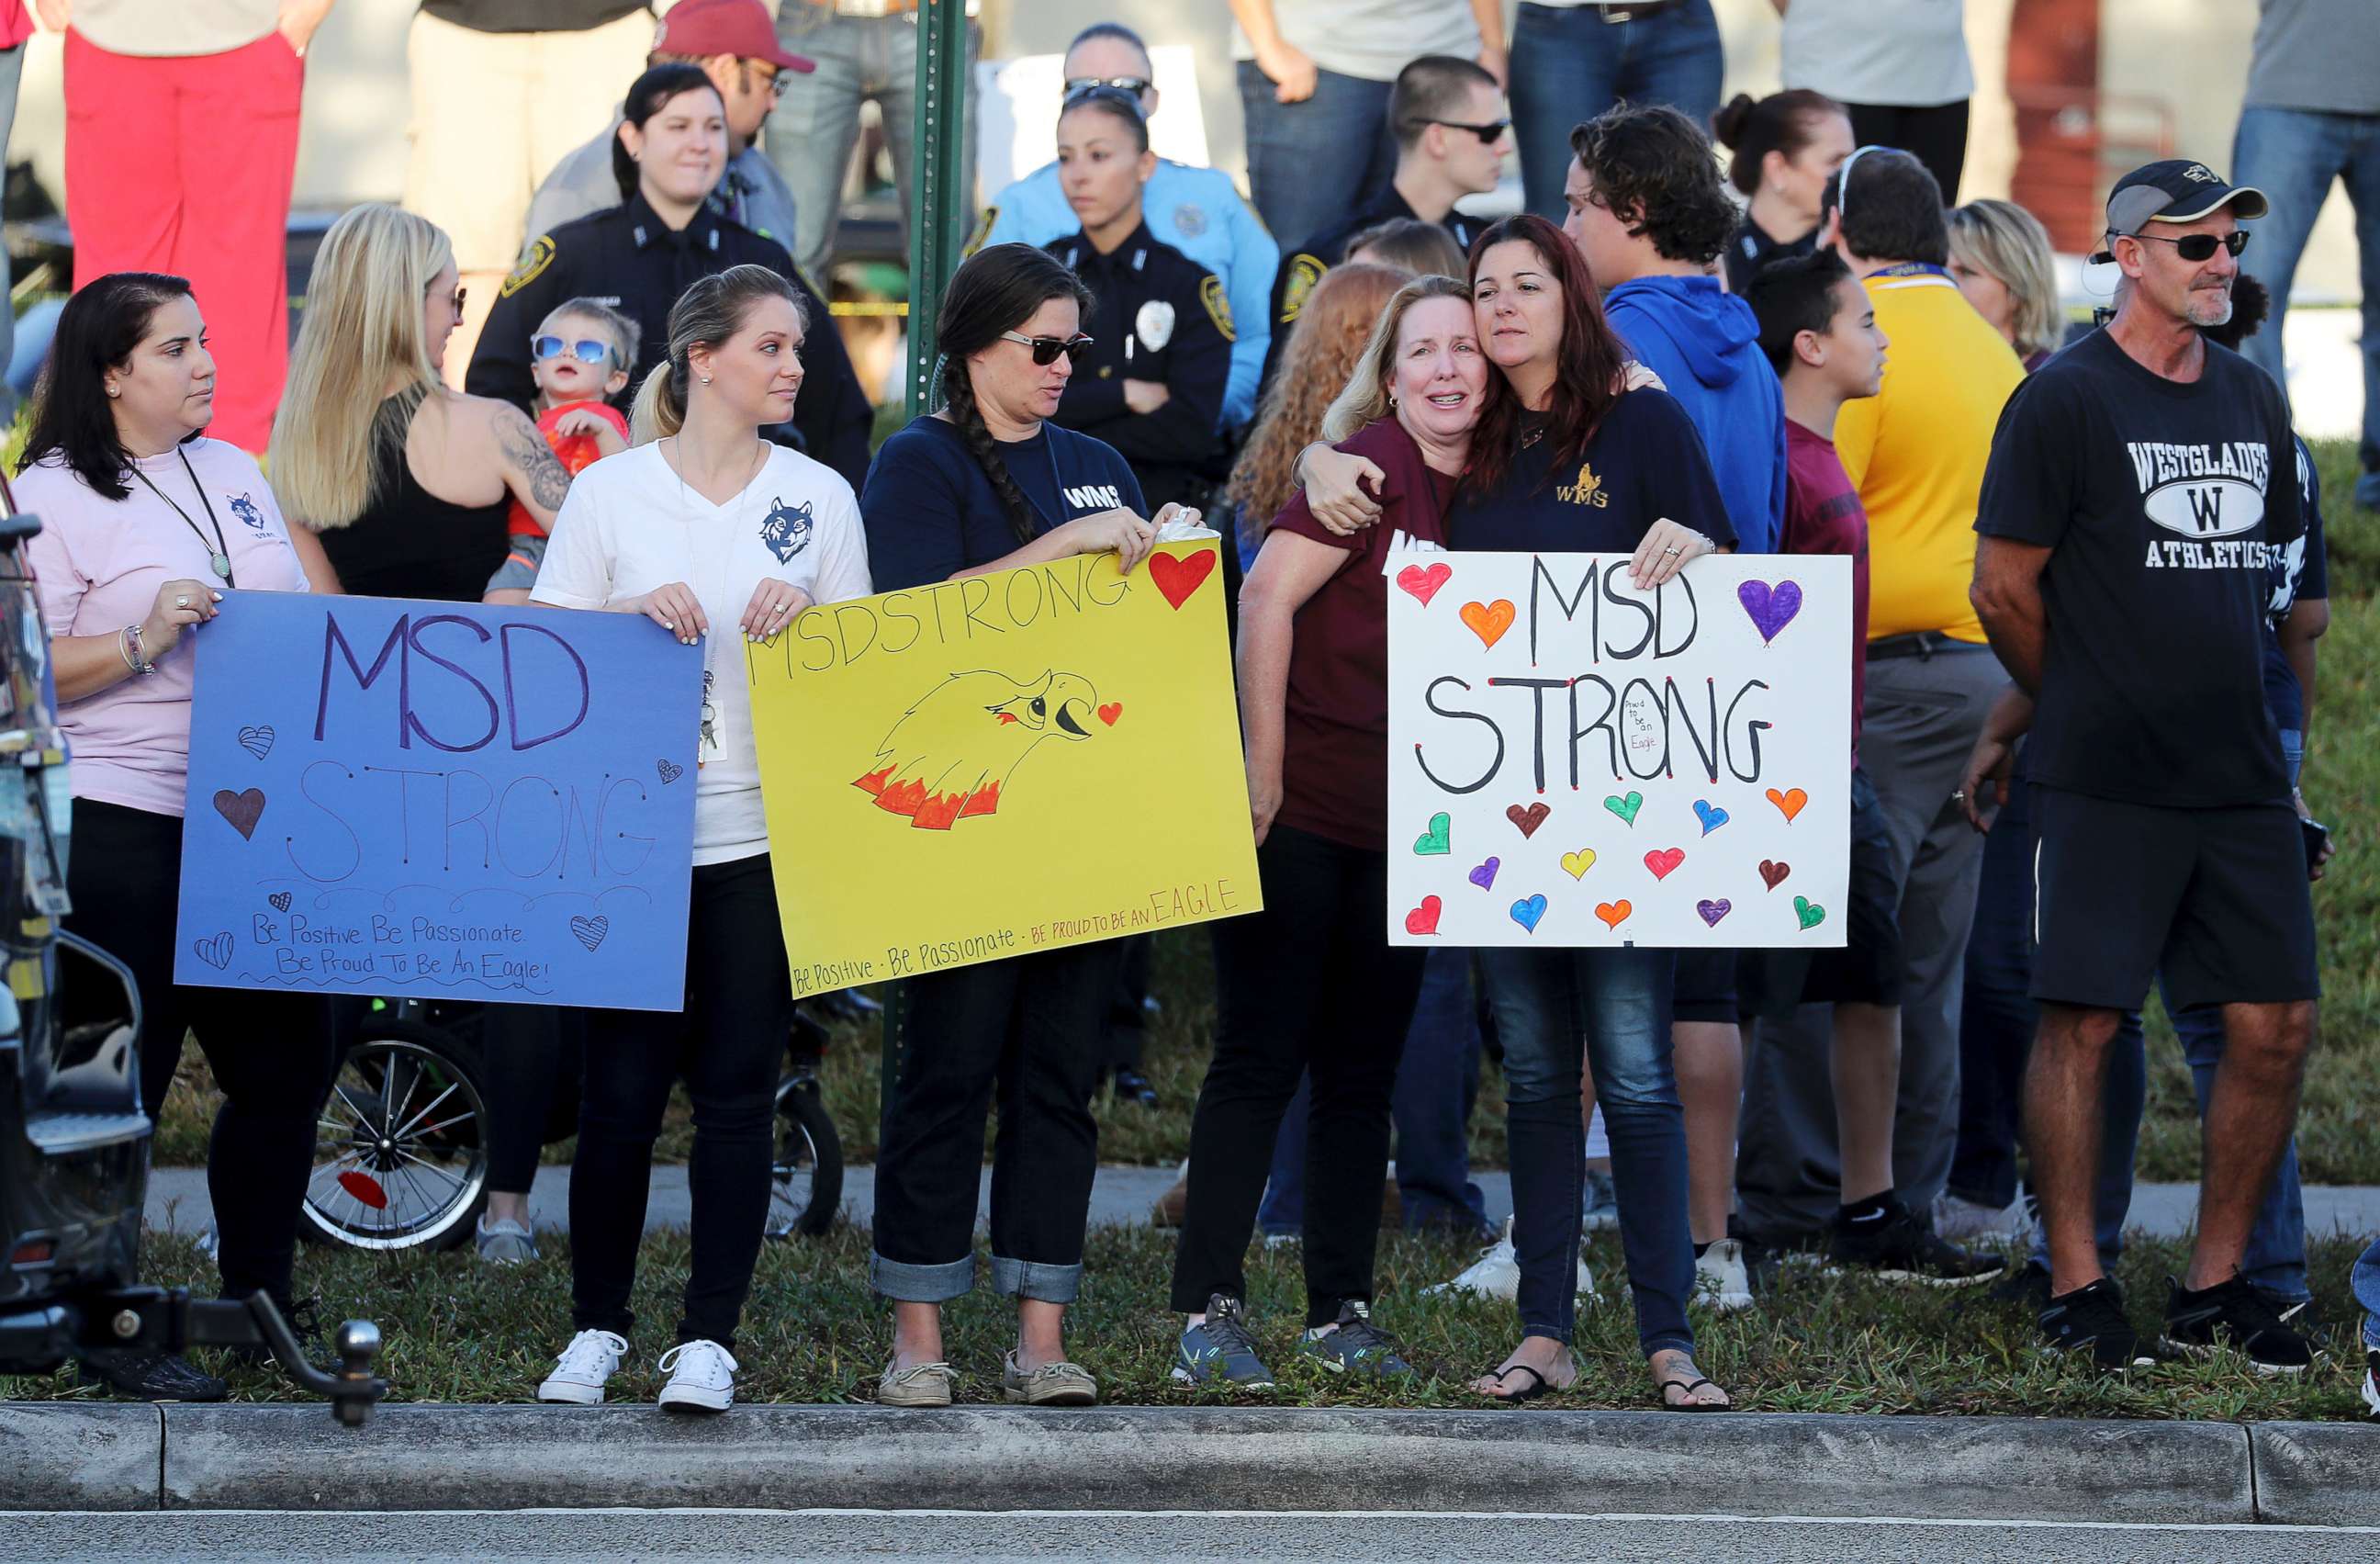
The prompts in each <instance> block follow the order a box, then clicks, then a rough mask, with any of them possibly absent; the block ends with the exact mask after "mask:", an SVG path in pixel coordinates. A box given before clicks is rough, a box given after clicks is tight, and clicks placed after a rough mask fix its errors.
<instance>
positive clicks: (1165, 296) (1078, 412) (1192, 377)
mask: <svg viewBox="0 0 2380 1564" xmlns="http://www.w3.org/2000/svg"><path fill="white" fill-rule="evenodd" d="M1058 162H1059V168H1060V174H1061V177H1062V179H1063V180H1064V183H1065V189H1066V200H1067V203H1068V204H1069V205H1070V206H1071V207H1073V209H1074V211H1075V216H1076V218H1077V219H1078V220H1079V221H1080V222H1081V223H1082V227H1081V229H1080V230H1078V231H1077V232H1076V233H1075V234H1074V235H1073V236H1072V237H1070V238H1062V239H1058V240H1055V241H1053V242H1052V243H1050V244H1049V245H1047V246H1045V247H1044V248H1045V249H1047V250H1049V252H1050V254H1052V255H1054V256H1056V257H1057V258H1058V259H1059V260H1060V261H1062V262H1063V263H1065V264H1066V265H1067V266H1068V267H1070V268H1071V269H1072V270H1073V271H1074V272H1075V274H1076V275H1079V276H1081V278H1082V279H1083V281H1084V282H1086V283H1087V284H1089V285H1090V289H1091V294H1092V297H1093V298H1094V299H1096V300H1097V301H1098V304H1097V309H1096V311H1095V312H1094V313H1093V314H1092V316H1091V318H1090V319H1089V320H1087V321H1086V322H1085V323H1084V330H1085V331H1087V333H1089V335H1090V336H1091V338H1092V343H1091V348H1090V351H1089V353H1088V354H1087V355H1086V356H1085V357H1084V359H1083V360H1082V362H1081V363H1080V364H1079V365H1077V366H1076V368H1075V375H1074V379H1073V380H1072V381H1070V382H1069V383H1068V384H1067V386H1066V395H1065V399H1064V400H1063V401H1062V402H1060V403H1059V405H1058V414H1057V420H1058V422H1060V423H1062V424H1063V425H1064V426H1065V427H1067V428H1069V429H1073V430H1076V431H1079V432H1080V433H1082V434H1092V435H1096V436H1098V437H1099V439H1101V440H1104V441H1106V442H1107V443H1108V444H1109V445H1111V446H1114V447H1115V448H1116V449H1117V450H1119V451H1121V452H1123V457H1124V459H1125V460H1127V461H1129V462H1131V463H1132V468H1133V471H1134V472H1135V474H1136V475H1137V476H1138V477H1139V479H1140V487H1141V493H1142V495H1144V496H1145V497H1146V498H1147V502H1148V506H1149V509H1150V511H1151V513H1152V514H1154V513H1155V512H1156V511H1157V510H1160V509H1161V508H1163V507H1164V506H1165V505H1166V503H1167V502H1168V501H1173V500H1178V501H1180V502H1182V503H1183V504H1184V505H1189V506H1194V507H1195V506H1200V505H1202V504H1203V502H1204V498H1205V493H1206V488H1207V480H1206V479H1205V478H1204V477H1203V476H1202V475H1201V473H1200V471H1199V469H1200V468H1201V467H1202V466H1203V465H1204V464H1205V463H1206V462H1207V460H1208V458H1210V457H1211V456H1213V455H1214V454H1215V451H1216V448H1217V446H1218V445H1219V443H1220V439H1219V435H1218V433H1217V430H1218V426H1219V424H1220V421H1221V417H1222V408H1223V388H1224V385H1225V383H1226V382H1227V380H1228V379H1229V377H1230V374H1231V359H1232V338H1233V330H1232V311H1231V306H1230V304H1229V303H1228V302H1226V301H1225V299H1224V297H1223V287H1222V284H1221V283H1220V281H1218V280H1217V279H1216V277H1215V275H1214V274H1213V273H1211V272H1209V271H1208V270H1206V269H1205V268H1204V267H1202V266H1199V265H1198V264H1197V263H1195V262H1193V261H1191V260H1190V259H1188V258H1187V257H1186V256H1184V254H1183V253H1182V252H1181V251H1180V250H1176V249H1174V248H1173V247H1172V245H1166V244H1160V243H1158V242H1157V241H1156V240H1155V239H1153V238H1149V236H1148V228H1147V224H1146V223H1145V222H1144V221H1143V220H1142V214H1141V190H1142V187H1143V185H1144V184H1145V183H1146V182H1147V179H1148V177H1149V171H1150V167H1151V165H1154V164H1155V162H1156V158H1155V156H1154V154H1152V153H1150V152H1149V150H1148V122H1147V120H1146V119H1144V118H1143V117H1142V116H1141V112H1140V104H1139V101H1138V100H1137V99H1136V98H1135V97H1134V96H1133V95H1132V94H1131V93H1130V92H1123V91H1121V90H1119V89H1117V88H1114V87H1107V86H1098V87H1090V88H1086V89H1084V90H1082V91H1080V92H1075V93H1074V94H1073V95H1071V96H1070V97H1068V98H1067V100H1066V108H1065V111H1064V113H1062V115H1060V116H1059V119H1058ZM1224 552H1225V554H1226V555H1228V554H1229V553H1230V552H1231V551H1230V550H1228V549H1227V550H1225V551H1224Z"/></svg>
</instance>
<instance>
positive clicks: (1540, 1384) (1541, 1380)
mask: <svg viewBox="0 0 2380 1564" xmlns="http://www.w3.org/2000/svg"><path fill="white" fill-rule="evenodd" d="M1508 1374H1525V1375H1528V1376H1529V1377H1530V1378H1531V1379H1533V1380H1535V1381H1536V1384H1534V1385H1532V1386H1530V1387H1528V1388H1527V1389H1525V1390H1519V1391H1515V1392H1513V1393H1512V1395H1510V1396H1490V1397H1489V1398H1488V1399H1489V1400H1491V1401H1509V1402H1512V1404H1514V1405H1518V1404H1519V1403H1521V1402H1523V1401H1534V1400H1536V1399H1537V1398H1538V1397H1540V1396H1542V1395H1545V1394H1546V1393H1547V1392H1548V1391H1549V1390H1551V1389H1552V1388H1553V1387H1552V1386H1551V1385H1548V1383H1546V1376H1545V1375H1542V1374H1539V1373H1538V1372H1537V1371H1536V1370H1535V1369H1533V1368H1531V1367H1530V1366H1529V1365H1528V1364H1526V1363H1514V1364H1512V1366H1511V1367H1510V1368H1500V1369H1498V1370H1497V1371H1496V1372H1495V1373H1494V1374H1491V1375H1488V1378H1490V1379H1492V1380H1494V1381H1495V1382H1496V1383H1497V1384H1499V1385H1501V1384H1503V1383H1504V1376H1505V1375H1508Z"/></svg>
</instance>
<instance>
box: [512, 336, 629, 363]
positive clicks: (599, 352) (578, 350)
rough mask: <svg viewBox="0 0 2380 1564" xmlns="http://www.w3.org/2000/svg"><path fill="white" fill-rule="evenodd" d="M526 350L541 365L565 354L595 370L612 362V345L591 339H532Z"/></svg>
mask: <svg viewBox="0 0 2380 1564" xmlns="http://www.w3.org/2000/svg"><path fill="white" fill-rule="evenodd" d="M528 350H529V356H530V357H531V358H533V359H535V360H537V361H538V362H539V363H543V362H545V360H548V359H559V358H561V357H562V356H563V355H565V354H568V355H569V356H570V357H571V358H574V359H576V360H578V361H579V362H580V363H582V364H592V365H594V366H595V367H596V368H597V369H601V368H602V367H603V366H604V365H605V364H607V363H610V362H611V361H612V345H611V344H610V343H608V342H597V341H594V340H592V339H591V338H582V339H581V340H579V341H577V342H565V341H564V340H562V338H560V337H558V336H539V337H533V338H531V339H530V341H529V345H528Z"/></svg>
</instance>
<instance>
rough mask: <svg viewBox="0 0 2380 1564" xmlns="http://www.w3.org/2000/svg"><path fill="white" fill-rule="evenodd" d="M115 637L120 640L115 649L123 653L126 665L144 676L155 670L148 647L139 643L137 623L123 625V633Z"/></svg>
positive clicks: (155, 666)
mask: <svg viewBox="0 0 2380 1564" xmlns="http://www.w3.org/2000/svg"><path fill="white" fill-rule="evenodd" d="M117 639H118V640H119V641H120V642H121V644H120V645H119V647H118V648H117V650H119V651H121V652H122V653H123V654H124V666H126V667H128V668H130V669H131V670H132V671H133V672H134V673H136V674H139V675H140V676H141V677H142V678H147V677H148V676H149V675H151V674H153V673H155V672H156V671H157V665H156V664H155V663H153V662H152V661H150V660H149V650H148V648H147V647H145V646H143V645H141V644H140V626H139V625H127V626H125V627H124V629H123V633H122V634H121V635H120V636H119V637H118V638H117Z"/></svg>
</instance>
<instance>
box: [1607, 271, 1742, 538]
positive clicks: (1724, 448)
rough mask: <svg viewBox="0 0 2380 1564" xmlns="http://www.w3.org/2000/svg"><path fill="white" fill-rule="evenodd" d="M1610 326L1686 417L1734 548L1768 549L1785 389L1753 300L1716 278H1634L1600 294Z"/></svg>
mask: <svg viewBox="0 0 2380 1564" xmlns="http://www.w3.org/2000/svg"><path fill="white" fill-rule="evenodd" d="M1603 311H1604V313H1605V314H1606V315H1608V316H1609V317H1610V320H1611V328H1612V329H1613V330H1614V331H1617V332H1618V333H1619V334H1620V336H1621V340H1622V341H1624V342H1626V343H1627V344H1628V348H1629V351H1630V352H1631V353H1633V355H1634V356H1635V358H1636V360H1637V361H1638V362H1639V363H1641V364H1643V365H1644V366H1645V368H1647V369H1649V370H1651V371H1652V372H1653V373H1655V374H1658V375H1659V376H1660V377H1661V379H1662V381H1663V382H1664V383H1665V384H1666V385H1668V386H1669V390H1670V396H1672V397H1676V398H1677V399H1678V400H1679V401H1680V402H1681V403H1682V404H1683V405H1684V407H1685V409H1686V416H1687V417H1688V418H1690V419H1692V420H1693V421H1694V428H1695V429H1696V430H1697V431H1698V432H1700V434H1702V437H1703V448H1704V449H1705V450H1706V451H1707V452H1708V453H1709V455H1710V462H1711V470H1712V471H1713V472H1714V473H1716V474H1717V475H1718V492H1719V497H1720V498H1721V499H1722V500H1724V501H1725V502H1726V503H1727V515H1728V519H1729V520H1730V521H1732V522H1734V523H1735V533H1736V537H1737V538H1738V540H1739V542H1738V543H1737V545H1736V546H1737V548H1738V549H1740V550H1741V551H1742V552H1743V553H1745V554H1774V553H1776V552H1777V540H1778V537H1779V533H1781V532H1783V530H1784V527H1785V393H1784V390H1783V388H1782V387H1780V386H1779V385H1778V384H1777V372H1776V371H1775V370H1772V369H1770V368H1769V367H1768V360H1767V357H1766V356H1765V355H1764V354H1763V353H1762V352H1761V351H1760V322H1759V320H1758V318H1757V317H1755V315H1754V314H1753V312H1752V306H1751V305H1749V304H1746V303H1745V302H1744V301H1743V299H1738V298H1737V297H1736V296H1735V295H1733V294H1731V293H1729V292H1727V291H1726V290H1725V289H1723V288H1721V287H1719V285H1718V278H1716V277H1668V276H1657V277H1638V278H1636V279H1635V280H1634V281H1633V282H1624V283H1621V285H1620V286H1619V287H1615V288H1613V289H1612V290H1611V291H1610V292H1609V294H1607V295H1605V296H1604V299H1603Z"/></svg>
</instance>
